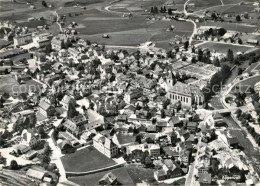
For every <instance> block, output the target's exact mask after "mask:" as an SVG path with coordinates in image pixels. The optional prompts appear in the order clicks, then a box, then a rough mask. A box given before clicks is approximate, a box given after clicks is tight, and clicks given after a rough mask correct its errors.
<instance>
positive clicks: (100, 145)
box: [93, 134, 118, 158]
mask: <svg viewBox="0 0 260 186" xmlns="http://www.w3.org/2000/svg"><path fill="white" fill-rule="evenodd" d="M93 146H94V147H95V148H96V149H97V150H98V151H99V152H101V153H102V154H104V155H106V156H107V157H109V158H113V157H115V156H116V155H117V154H118V147H117V145H116V144H115V143H113V142H112V140H111V139H109V138H107V137H105V136H103V135H101V134H97V135H96V136H95V137H94V138H93Z"/></svg>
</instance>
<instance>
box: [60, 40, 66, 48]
mask: <svg viewBox="0 0 260 186" xmlns="http://www.w3.org/2000/svg"><path fill="white" fill-rule="evenodd" d="M60 45H61V48H62V49H65V48H66V46H65V43H64V40H62V41H61V44H60Z"/></svg>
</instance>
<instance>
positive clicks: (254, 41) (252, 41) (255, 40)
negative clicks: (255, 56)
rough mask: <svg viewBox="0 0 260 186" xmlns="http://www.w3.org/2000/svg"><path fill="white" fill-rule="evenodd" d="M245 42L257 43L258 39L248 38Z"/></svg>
mask: <svg viewBox="0 0 260 186" xmlns="http://www.w3.org/2000/svg"><path fill="white" fill-rule="evenodd" d="M247 43H248V44H251V45H258V44H259V41H258V40H257V39H248V40H247Z"/></svg>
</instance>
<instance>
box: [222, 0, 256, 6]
mask: <svg viewBox="0 0 260 186" xmlns="http://www.w3.org/2000/svg"><path fill="white" fill-rule="evenodd" d="M222 1H223V3H224V5H227V4H238V3H240V2H242V1H241V0H222ZM243 2H245V3H247V2H248V3H251V2H257V0H244V1H243Z"/></svg>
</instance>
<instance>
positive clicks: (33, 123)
mask: <svg viewBox="0 0 260 186" xmlns="http://www.w3.org/2000/svg"><path fill="white" fill-rule="evenodd" d="M29 120H30V122H29V127H30V128H33V127H35V124H36V121H37V119H36V115H35V114H31V115H30V117H29Z"/></svg>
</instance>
